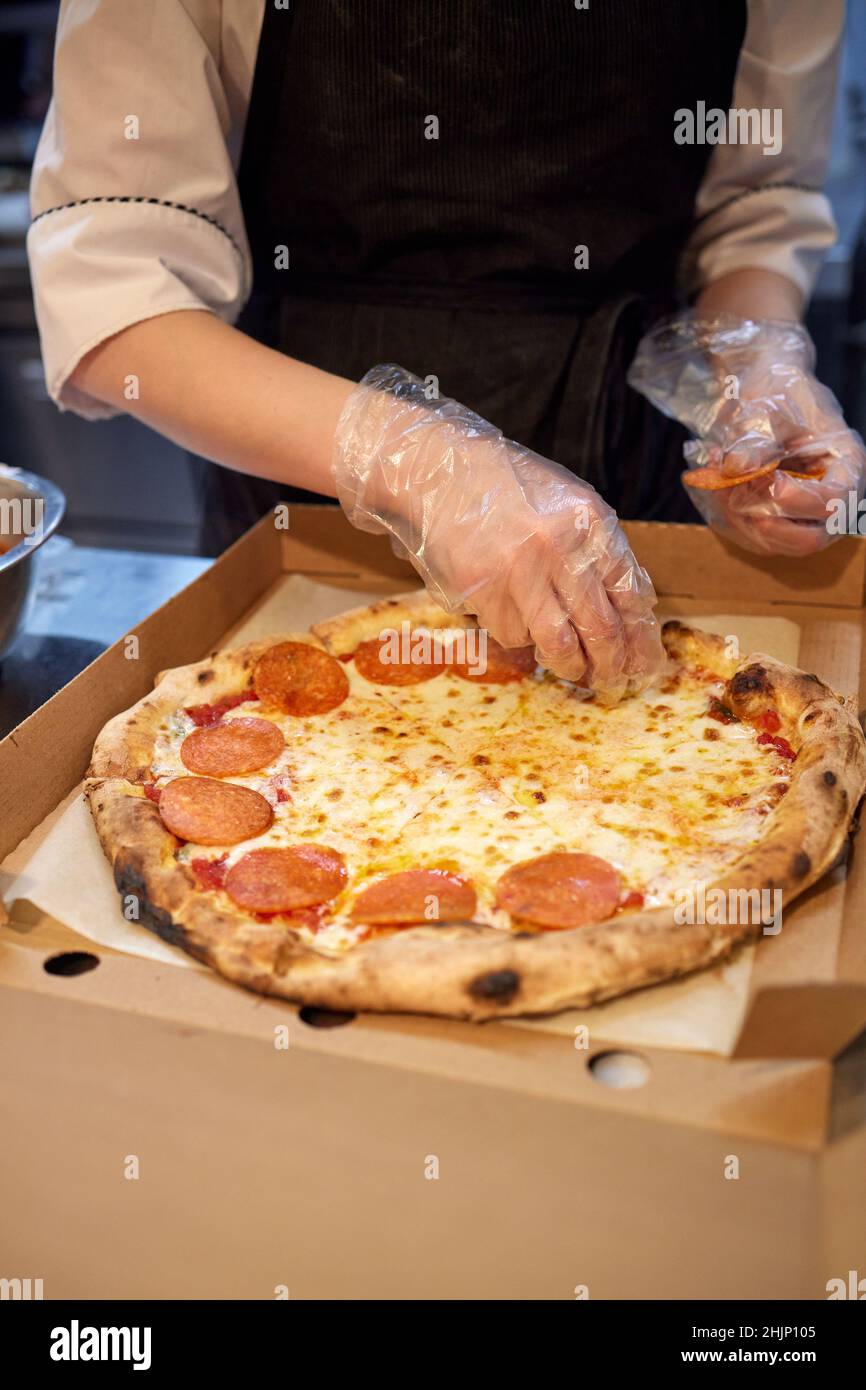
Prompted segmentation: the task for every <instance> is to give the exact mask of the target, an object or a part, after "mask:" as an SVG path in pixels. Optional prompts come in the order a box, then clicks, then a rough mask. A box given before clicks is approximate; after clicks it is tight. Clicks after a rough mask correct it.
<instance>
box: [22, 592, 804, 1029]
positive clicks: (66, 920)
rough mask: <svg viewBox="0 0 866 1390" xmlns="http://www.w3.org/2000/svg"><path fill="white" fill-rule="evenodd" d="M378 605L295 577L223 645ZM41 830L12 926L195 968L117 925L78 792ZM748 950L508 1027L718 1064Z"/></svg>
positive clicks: (739, 621)
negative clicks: (714, 1056) (63, 933)
mask: <svg viewBox="0 0 866 1390" xmlns="http://www.w3.org/2000/svg"><path fill="white" fill-rule="evenodd" d="M379 598H381V594H366V593H358V592H357V591H354V590H347V589H341V588H334V587H332V586H330V585H325V584H318V583H315V582H313V581H312V580H309V579H306V578H304V577H303V576H299V575H293V576H286V578H285V579H282V580H280V581H278V582H277V584H276V585H275V586H274V587H273V588H272V589H271V590H270V592H269V593H268V594H266V595H265V596H264V598H263V599H262V600H261V602H260V603H259V604H258V605H257V607H256V608H255V609H254V610H253V611H252V612H251V613H250V614H249V615H248V616H247V618H246V619H245V620H244V621H243V623H241V624H240V625H239V626H238V627H236V628H234V629H233V630H232V631H231V632H230V633H229V634H227V636H226V640H225V644H224V645H225V646H239V645H241V644H242V643H244V642H247V641H251V640H253V639H254V638H256V637H261V636H264V635H266V634H268V633H277V632H280V631H295V632H303V631H304V629H305V628H307V627H308V626H309V625H310V624H311V623H314V622H318V621H321V620H322V619H323V618H327V617H331V616H333V615H335V614H337V613H341V612H343V611H345V609H347V608H351V607H355V606H357V605H360V604H365V603H371V602H374V601H375V600H376V599H379ZM666 616H672V614H667V615H666ZM689 621H692V622H694V623H695V624H696V625H698V626H701V627H703V628H705V629H706V630H707V631H709V632H718V633H721V634H722V635H724V636H736V637H737V639H738V640H739V643H740V650H741V651H742V652H743V653H744V654H747V653H749V652H752V651H762V652H766V653H768V654H769V655H771V656H776V657H778V658H779V659H780V660H782V661H787V662H790V663H792V664H794V665H796V662H797V654H798V650H799V635H800V634H799V629H798V627H797V626H796V624H795V623H793V622H790V621H789V620H788V619H786V618H777V617H770V618H763V617H753V616H744V615H730V614H716V615H713V616H712V617H706V616H703V615H701V616H700V617H699V618H696V617H694V616H692V617H691V618H690V619H689ZM49 822H50V824H47V823H43V825H42V826H41V827H39V828H38V829H37V830H36V831H34V832H33V834H32V835H31V836H30V837H29V838H28V840H25V841H24V842H23V844H21V845H19V846H18V848H17V849H16V850H15V851H14V853H13V854H12V855H10V856H9V857H8V858H7V859H6V861H5V862H4V864H3V865H2V866H0V893H2V896H3V899H4V900H5V902H6V904H7V905H8V907H9V911H10V916H11V917H12V919H13V921H14V920H15V918H16V915H18V914H19V913H21V911H22V909H24V910H25V911H26V905H27V904H30V905H31V908H30V913H31V915H32V909H33V907H35V908H38V909H40V910H41V911H42V912H44V913H47V914H48V916H49V917H52V918H54V919H55V920H56V921H58V922H61V923H63V924H64V925H65V926H67V927H70V928H71V929H72V930H73V931H76V932H78V933H79V934H80V935H81V936H83V937H86V938H88V939H89V940H90V941H93V942H95V943H96V944H97V945H100V946H103V947H107V948H110V949H112V950H115V951H121V952H124V953H126V954H129V955H134V956H143V957H145V958H147V959H149V960H157V961H162V962H165V963H166V964H170V965H175V966H177V967H179V968H181V969H193V970H201V969H204V968H205V967H203V966H201V965H199V964H198V962H196V961H194V960H192V958H191V957H189V956H187V955H185V954H184V953H183V952H182V951H179V950H175V949H174V948H173V947H171V946H167V945H165V944H164V943H163V942H162V941H160V940H159V938H158V937H156V936H153V935H152V934H151V933H150V932H148V931H146V930H145V929H144V928H143V927H140V926H138V925H137V924H136V923H135V922H132V921H126V920H125V919H124V917H123V915H122V911H121V910H119V906H118V896H117V890H116V888H115V886H114V880H113V878H112V874H111V870H110V869H109V866H108V863H107V861H106V859H105V858H104V856H103V854H102V850H101V848H100V845H99V841H98V840H97V838H96V833H95V831H94V829H93V824H92V822H91V819H90V812H89V810H88V808H87V805H86V803H85V801H84V798H83V796H82V794H81V791H80V789H79V790H78V791H77V792H75V793H73V794H72V795H71V796H70V797H69V798H67V801H66V802H65V803H64V805H63V806H62V807H61V808H59V810H58V812H56V813H55V814H54V816H53V817H49ZM754 950H755V948H754V947H752V946H750V947H746V948H744V949H743V950H741V951H740V952H739V953H738V954H737V956H736V957H735V958H734V959H733V960H732V961H731V962H730V963H728V964H727V965H724V966H719V967H716V968H715V969H712V970H707V971H702V972H701V973H699V974H697V975H691V976H687V977H686V978H685V979H683V980H677V981H674V982H672V983H671V984H669V985H657V986H655V987H654V988H652V989H647V990H642V991H639V992H638V993H636V994H631V995H626V996H625V997H624V998H622V999H615V1000H612V1001H611V1002H610V1003H608V1004H602V1005H599V1006H597V1007H596V1008H593V1009H586V1010H580V1011H577V1010H574V1011H571V1012H568V1013H564V1014H558V1015H556V1016H555V1017H553V1018H545V1019H520V1020H513V1021H512V1026H515V1027H521V1028H532V1029H539V1030H541V1031H546V1032H552V1033H556V1034H559V1035H562V1036H568V1037H571V1036H573V1035H574V1031H575V1029H576V1028H577V1027H578V1026H580V1025H583V1026H585V1027H586V1028H588V1030H589V1038H590V1040H591V1041H592V1042H593V1043H595V1042H598V1041H599V1040H601V1041H605V1042H610V1043H616V1044H618V1045H620V1046H633V1047H638V1046H643V1047H667V1048H676V1049H683V1050H688V1051H699V1052H712V1053H718V1054H720V1055H722V1056H727V1055H729V1054H730V1052H731V1051H732V1049H733V1046H734V1044H735V1042H736V1039H737V1036H738V1034H739V1032H740V1027H741V1023H742V1018H743V1014H744V1010H745V1007H746V1003H747V1000H748V992H749V979H750V976H751V970H752V961H753V957H754Z"/></svg>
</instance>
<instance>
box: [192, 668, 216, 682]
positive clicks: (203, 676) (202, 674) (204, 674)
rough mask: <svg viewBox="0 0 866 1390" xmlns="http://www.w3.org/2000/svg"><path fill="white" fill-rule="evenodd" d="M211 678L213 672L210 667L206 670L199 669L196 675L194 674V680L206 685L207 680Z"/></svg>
mask: <svg viewBox="0 0 866 1390" xmlns="http://www.w3.org/2000/svg"><path fill="white" fill-rule="evenodd" d="M213 678H214V673H213V670H212V669H210V670H207V671H199V673H198V675H197V676H196V680H197V681H198V683H199V685H207V683H208V681H212V680H213Z"/></svg>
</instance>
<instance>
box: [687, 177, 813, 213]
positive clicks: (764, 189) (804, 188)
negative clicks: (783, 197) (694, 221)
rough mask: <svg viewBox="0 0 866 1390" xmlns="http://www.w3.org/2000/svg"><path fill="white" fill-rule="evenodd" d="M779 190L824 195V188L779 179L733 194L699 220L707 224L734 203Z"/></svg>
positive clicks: (792, 180)
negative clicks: (710, 218) (707, 221)
mask: <svg viewBox="0 0 866 1390" xmlns="http://www.w3.org/2000/svg"><path fill="white" fill-rule="evenodd" d="M777 188H794V189H796V190H797V191H798V192H799V193H823V191H824V190H823V189H822V188H817V187H815V185H814V184H811V183H797V182H796V181H795V180H794V179H777V180H775V181H774V182H773V183H762V184H760V185H759V186H758V187H757V188H744V189H743V191H742V193H732V194H731V196H730V198H726V199H725V201H724V202H723V203H719V204H718V206H717V207H714V208H710V209H709V210H708V211H707V212H705V213H703V214H702V215H701V217H700V218H699V219H698V221H699V222H706V220H707V218H708V217H715V215H716V213H717V212H723V211H724V209H725V208H729V207H730V206H731V205H732V204H733V203H741V202H742V201H743V199H744V198H754V197H755V196H756V195H757V194H758V193H772V192H775V190H776V189H777Z"/></svg>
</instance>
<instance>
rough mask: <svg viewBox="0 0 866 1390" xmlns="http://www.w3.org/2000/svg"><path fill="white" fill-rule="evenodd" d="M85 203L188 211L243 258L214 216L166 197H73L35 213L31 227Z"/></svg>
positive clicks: (231, 237) (228, 234)
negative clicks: (131, 204)
mask: <svg viewBox="0 0 866 1390" xmlns="http://www.w3.org/2000/svg"><path fill="white" fill-rule="evenodd" d="M87 203H150V204H152V205H153V206H155V207H160V208H174V210H175V212H188V213H189V214H190V216H191V217H200V218H201V220H202V222H207V223H208V224H209V225H210V226H211V227H215V228H216V230H217V231H218V232H222V234H223V236H224V237H226V238H227V239H228V240H229V241H230V242H231V244H232V246H233V247H234V248H235V250H236V251H237V253H238V255H239V256H240V258H241V260H243V259H244V253H243V251H242V250H241V248H240V246H239V245H238V243H237V242H236V241H235V238H234V237H233V236H232V234H231V232H230V231H228V230H227V228H225V227H224V226H223V224H222V223H221V222H218V221H217V219H216V218H215V217H211V216H210V215H209V213H206V212H199V210H198V208H188V207H187V206H186V204H185V203H172V202H170V201H169V200H168V199H167V198H139V197H135V196H133V195H132V194H126V195H122V196H121V195H119V194H118V195H114V196H109V195H99V196H96V197H93V198H75V199H74V200H73V201H72V202H71V203H58V204H57V206H56V207H53V208H46V209H45V211H44V212H39V213H37V214H36V216H35V217H34V218H33V220H32V221H31V223H30V225H31V227H33V226H35V225H36V223H37V222H38V221H39V220H40V219H41V218H43V217H50V216H51V213H52V212H66V210H67V208H78V207H84V206H85V204H87Z"/></svg>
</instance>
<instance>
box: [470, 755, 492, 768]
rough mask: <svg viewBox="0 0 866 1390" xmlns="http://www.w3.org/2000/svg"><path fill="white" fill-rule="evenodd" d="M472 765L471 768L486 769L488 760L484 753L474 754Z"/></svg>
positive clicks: (488, 763)
mask: <svg viewBox="0 0 866 1390" xmlns="http://www.w3.org/2000/svg"><path fill="white" fill-rule="evenodd" d="M472 765H473V767H488V766H489V765H490V759H489V758H488V757H487V755H486V753H476V754H475V756H474V758H473V759H472Z"/></svg>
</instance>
